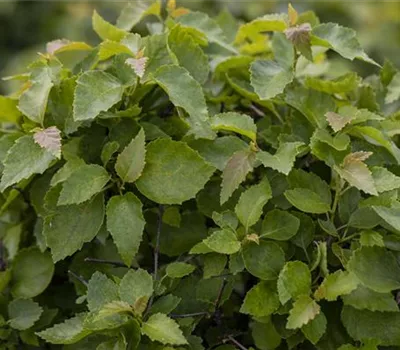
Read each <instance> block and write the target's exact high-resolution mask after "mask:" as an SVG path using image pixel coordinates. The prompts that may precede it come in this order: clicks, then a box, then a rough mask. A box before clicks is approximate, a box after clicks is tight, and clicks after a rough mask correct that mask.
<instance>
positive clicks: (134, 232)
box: [107, 192, 145, 266]
mask: <svg viewBox="0 0 400 350" xmlns="http://www.w3.org/2000/svg"><path fill="white" fill-rule="evenodd" d="M144 225H145V220H144V217H143V214H142V203H141V202H140V200H139V199H138V198H137V197H136V196H135V195H134V194H133V193H129V192H128V193H126V194H125V195H122V196H114V197H112V198H111V199H110V200H109V201H108V204H107V229H108V231H110V233H111V235H112V237H113V240H114V243H115V245H116V246H117V248H118V252H119V254H120V255H121V257H122V260H123V261H124V263H125V264H126V265H127V266H130V265H131V263H132V259H133V258H134V256H135V255H136V254H137V252H138V250H139V246H140V242H141V241H142V235H143V230H144Z"/></svg>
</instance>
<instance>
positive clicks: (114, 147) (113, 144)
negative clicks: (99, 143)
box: [101, 141, 120, 167]
mask: <svg viewBox="0 0 400 350" xmlns="http://www.w3.org/2000/svg"><path fill="white" fill-rule="evenodd" d="M119 148H120V145H119V143H118V142H117V141H110V142H107V143H106V144H105V145H104V147H103V149H102V150H101V161H102V163H103V166H104V167H105V166H106V165H107V164H108V162H109V161H110V160H111V158H112V156H113V155H114V154H115V153H116V152H117V151H118V150H119Z"/></svg>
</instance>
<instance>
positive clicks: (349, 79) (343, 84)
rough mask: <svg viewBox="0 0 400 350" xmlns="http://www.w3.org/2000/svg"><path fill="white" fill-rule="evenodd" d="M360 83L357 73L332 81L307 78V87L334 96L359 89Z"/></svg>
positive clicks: (347, 74)
mask: <svg viewBox="0 0 400 350" xmlns="http://www.w3.org/2000/svg"><path fill="white" fill-rule="evenodd" d="M359 83H360V78H359V77H358V75H357V73H354V72H351V73H346V74H344V75H341V76H340V77H338V78H336V79H332V80H323V79H319V78H314V77H307V78H306V81H305V86H306V87H309V88H312V89H314V90H318V91H322V92H326V93H327V94H331V95H333V94H340V93H347V92H351V91H353V90H355V89H356V88H357V87H358V84H359Z"/></svg>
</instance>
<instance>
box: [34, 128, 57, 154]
mask: <svg viewBox="0 0 400 350" xmlns="http://www.w3.org/2000/svg"><path fill="white" fill-rule="evenodd" d="M33 139H34V140H35V142H36V143H37V144H38V145H39V146H40V147H42V148H45V149H46V150H48V151H49V152H50V153H51V154H53V155H54V156H56V157H57V158H61V132H60V130H58V129H57V127H55V126H50V127H49V128H47V129H43V130H39V131H36V132H35V133H34V134H33Z"/></svg>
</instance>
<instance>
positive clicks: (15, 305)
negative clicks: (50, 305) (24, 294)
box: [8, 299, 43, 331]
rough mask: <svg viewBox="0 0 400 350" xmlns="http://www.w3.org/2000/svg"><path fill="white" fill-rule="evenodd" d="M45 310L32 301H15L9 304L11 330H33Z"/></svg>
mask: <svg viewBox="0 0 400 350" xmlns="http://www.w3.org/2000/svg"><path fill="white" fill-rule="evenodd" d="M42 312H43V309H42V308H41V307H40V306H39V304H38V303H35V302H34V301H32V300H31V299H15V300H13V301H12V302H10V303H9V304H8V316H9V318H10V319H9V321H8V322H9V324H10V326H11V328H14V329H18V330H20V331H23V330H24V329H28V328H31V327H32V326H33V325H34V324H35V322H36V321H37V320H39V318H40V315H41V314H42Z"/></svg>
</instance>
